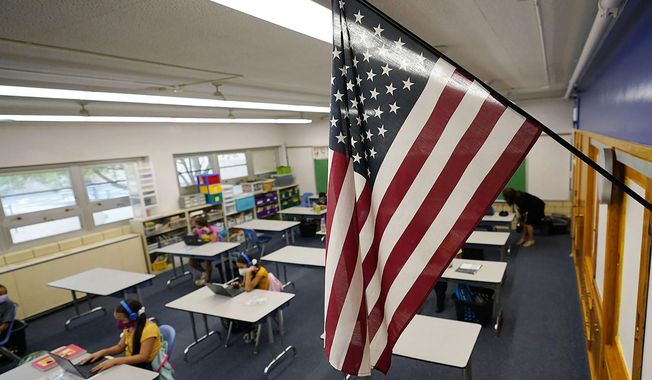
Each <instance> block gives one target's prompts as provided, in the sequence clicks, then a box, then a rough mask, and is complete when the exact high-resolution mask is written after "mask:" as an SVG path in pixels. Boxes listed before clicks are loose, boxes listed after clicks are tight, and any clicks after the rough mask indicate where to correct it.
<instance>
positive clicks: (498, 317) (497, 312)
mask: <svg viewBox="0 0 652 380" xmlns="http://www.w3.org/2000/svg"><path fill="white" fill-rule="evenodd" d="M502 288H503V284H502V283H500V284H497V285H496V286H495V287H494V309H493V313H492V314H493V317H494V331H495V332H496V335H498V334H500V329H501V327H502V326H503V309H502V300H501V298H500V296H501V291H502Z"/></svg>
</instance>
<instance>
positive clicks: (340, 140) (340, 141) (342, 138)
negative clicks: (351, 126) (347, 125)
mask: <svg viewBox="0 0 652 380" xmlns="http://www.w3.org/2000/svg"><path fill="white" fill-rule="evenodd" d="M335 138H336V139H337V142H338V143H342V144H344V141H345V140H346V136H345V135H344V134H343V133H342V131H340V134H339V135H337V136H335Z"/></svg>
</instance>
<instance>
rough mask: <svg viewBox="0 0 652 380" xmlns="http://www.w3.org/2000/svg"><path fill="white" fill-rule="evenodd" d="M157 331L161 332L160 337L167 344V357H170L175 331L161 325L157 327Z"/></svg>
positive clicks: (168, 326) (170, 327)
mask: <svg viewBox="0 0 652 380" xmlns="http://www.w3.org/2000/svg"><path fill="white" fill-rule="evenodd" d="M159 330H160V331H161V337H162V338H163V340H164V341H165V342H167V344H168V357H172V351H173V349H174V341H175V339H176V337H177V331H176V330H175V329H174V327H172V326H170V325H161V326H159Z"/></svg>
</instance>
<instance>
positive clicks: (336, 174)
mask: <svg viewBox="0 0 652 380" xmlns="http://www.w3.org/2000/svg"><path fill="white" fill-rule="evenodd" d="M349 161H350V159H349V157H347V156H346V155H344V154H342V153H339V152H335V151H333V155H332V157H331V167H330V172H329V173H328V199H330V200H331V201H330V202H329V203H330V204H331V205H330V207H328V208H327V209H326V236H327V237H328V236H330V232H331V226H332V225H333V214H334V212H335V208H336V207H337V201H338V200H339V199H340V191H341V190H342V184H343V183H344V178H345V177H346V171H347V170H348V168H349ZM328 240H329V239H326V255H328Z"/></svg>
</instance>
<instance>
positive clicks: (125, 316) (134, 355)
mask: <svg viewBox="0 0 652 380" xmlns="http://www.w3.org/2000/svg"><path fill="white" fill-rule="evenodd" d="M113 317H114V318H115V320H116V321H117V327H118V329H120V330H122V335H121V336H120V341H119V342H118V344H116V345H115V346H112V347H107V348H105V349H102V350H99V351H97V352H95V353H93V354H92V355H90V356H89V357H88V358H86V359H85V360H83V361H82V363H87V362H89V361H90V362H95V361H96V360H98V359H100V358H103V357H105V356H107V355H112V356H115V355H118V354H121V353H124V354H125V356H122V357H117V358H113V359H110V360H106V361H104V362H102V363H100V364H98V365H97V366H95V367H94V368H93V372H100V371H104V370H106V369H109V368H111V367H113V366H114V365H118V364H130V365H134V366H137V367H141V368H145V369H152V364H151V363H152V361H153V360H154V358H155V357H156V356H157V355H158V352H159V351H160V350H161V345H162V344H161V332H160V331H159V328H158V326H157V325H156V323H154V322H152V321H149V320H147V315H146V314H145V307H144V306H143V305H142V304H141V303H140V302H138V301H137V300H126V301H125V300H122V301H120V304H119V305H118V306H117V307H116V308H115V311H114V312H113Z"/></svg>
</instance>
